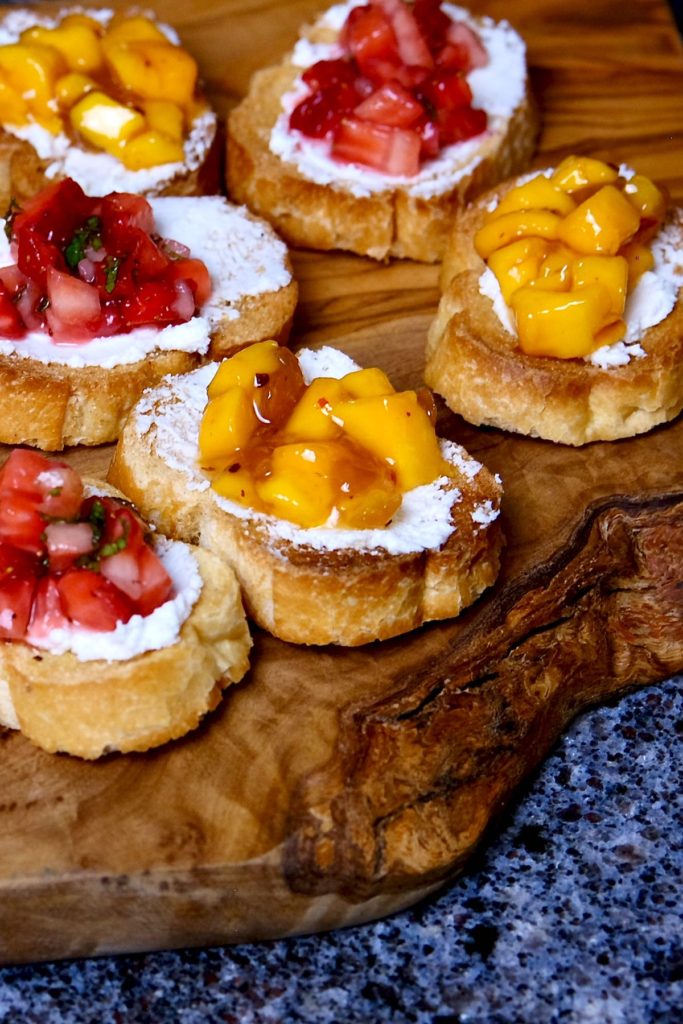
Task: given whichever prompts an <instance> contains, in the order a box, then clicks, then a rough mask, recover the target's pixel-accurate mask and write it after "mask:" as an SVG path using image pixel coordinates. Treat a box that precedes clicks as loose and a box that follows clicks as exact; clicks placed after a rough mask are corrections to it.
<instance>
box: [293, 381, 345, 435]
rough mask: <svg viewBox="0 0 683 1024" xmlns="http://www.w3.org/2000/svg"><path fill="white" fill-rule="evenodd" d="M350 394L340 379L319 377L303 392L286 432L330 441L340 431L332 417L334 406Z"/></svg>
mask: <svg viewBox="0 0 683 1024" xmlns="http://www.w3.org/2000/svg"><path fill="white" fill-rule="evenodd" d="M348 397H349V393H348V391H347V390H346V388H345V387H344V384H343V383H342V381H340V380H336V379H335V378H333V377H316V378H315V380H312V381H311V383H310V384H309V386H308V387H307V388H306V391H305V392H304V394H303V395H302V396H301V398H300V399H299V401H298V402H297V404H296V405H295V406H294V409H293V411H292V413H291V415H290V417H289V419H288V420H287V422H286V424H285V426H284V434H285V436H286V437H287V438H291V439H292V440H294V439H298V440H302V441H305V440H309V441H331V440H332V439H333V438H335V437H339V435H340V434H341V432H342V431H341V427H339V426H338V425H337V424H336V423H335V422H334V420H333V419H332V416H331V413H332V412H333V411H334V408H335V406H336V405H337V404H338V403H339V402H341V401H343V400H344V399H346V398H348Z"/></svg>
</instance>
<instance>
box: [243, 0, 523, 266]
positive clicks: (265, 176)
mask: <svg viewBox="0 0 683 1024" xmlns="http://www.w3.org/2000/svg"><path fill="white" fill-rule="evenodd" d="M347 6H348V7H349V8H350V6H351V5H350V4H349V5H347ZM338 9H340V8H334V10H335V11H337V10H338ZM327 18H328V16H327V15H323V16H322V17H321V18H320V19H319V20H318V21H317V22H316V23H315V24H314V25H313V26H309V27H308V28H306V29H304V30H303V32H302V40H303V41H304V46H303V54H304V55H306V54H310V53H311V49H310V46H309V45H308V44H309V43H310V44H313V46H314V47H317V49H315V50H314V51H313V52H314V54H315V57H310V58H309V62H312V61H313V60H314V59H316V60H317V59H319V54H320V49H319V48H320V45H321V44H330V43H334V41H335V40H336V38H337V37H338V32H337V31H335V30H334V29H333V28H331V27H330V24H329V22H328V20H327ZM337 20H338V19H337ZM468 21H469V22H470V24H471V25H472V26H473V27H474V28H475V29H478V30H479V31H482V30H484V31H499V32H501V31H502V32H505V33H511V35H510V36H508V37H507V38H508V39H510V38H512V37H514V40H516V42H517V45H518V46H519V47H520V48H521V51H522V53H523V44H522V43H521V40H520V39H519V37H518V36H516V34H515V33H513V32H512V30H511V29H510V27H509V26H507V25H504V26H497V27H496V26H494V23H493V22H492V21H491V19H488V18H486V19H471V18H468ZM298 52H299V51H297V50H295V51H293V52H292V53H290V54H288V55H287V56H286V57H285V59H284V60H283V62H282V64H281V65H279V66H277V67H272V68H268V69H266V70H263V71H259V72H257V73H256V74H255V75H254V77H253V79H252V82H251V85H250V88H249V93H248V95H247V97H246V98H245V99H244V100H243V101H242V103H240V105H239V106H238V107H237V108H236V109H235V110H233V111H232V112H231V114H230V116H229V119H228V164H227V181H228V190H229V193H230V195H231V196H232V197H233V198H234V199H236V200H237V201H239V202H244V203H246V204H247V206H249V207H250V208H251V209H252V210H254V211H255V212H257V213H259V214H261V215H262V216H264V217H266V218H267V219H268V220H269V221H270V222H271V223H272V224H274V225H275V227H277V229H278V231H279V232H280V233H281V234H282V236H283V237H284V238H285V239H286V240H287V241H288V242H290V243H291V244H293V245H302V246H309V247H311V248H314V249H348V250H351V251H352V252H356V253H360V254H362V255H367V256H371V257H373V258H375V259H384V258H385V257H388V256H398V257H409V258H411V259H415V260H421V261H424V262H435V261H436V260H439V259H441V257H442V255H443V251H444V247H445V244H446V239H447V237H448V231H449V228H450V225H451V222H452V219H453V215H454V213H455V212H456V211H457V210H459V209H461V208H462V207H464V206H465V204H466V203H467V202H469V201H470V199H472V198H473V197H474V196H476V195H477V194H478V193H480V192H482V191H483V190H484V189H486V188H489V187H490V186H491V185H493V184H495V183H496V182H497V181H500V180H501V179H503V178H506V177H508V176H509V175H511V174H515V173H517V172H518V171H521V170H523V169H524V167H526V165H527V164H528V161H529V159H530V158H531V155H532V153H533V150H534V147H535V143H536V136H537V134H538V118H537V113H536V109H535V106H534V103H533V101H532V98H531V94H530V91H529V86H528V80H527V79H526V72H525V71H522V70H520V76H521V77H522V79H523V80H522V81H521V82H520V98H519V101H518V102H517V105H516V107H515V108H514V110H513V111H512V112H511V113H510V114H506V115H505V116H499V117H497V116H492V118H491V124H490V129H489V130H488V131H487V132H486V133H485V134H484V135H482V136H481V137H480V138H479V139H477V140H468V141H467V142H465V143H463V144H461V145H458V146H454V147H451V148H450V150H449V151H448V157H447V158H446V162H445V169H444V170H443V172H441V174H440V177H439V181H438V182H436V183H432V184H427V185H425V183H424V181H425V178H426V177H428V176H429V174H430V173H433V172H430V171H429V164H427V165H425V168H424V169H423V172H421V175H420V177H419V178H418V179H415V181H414V182H412V183H411V182H410V181H406V179H398V178H393V179H391V178H381V177H380V176H379V175H377V174H374V173H373V172H370V178H372V179H374V181H375V184H372V185H368V180H369V179H368V172H367V169H366V170H361V169H359V168H358V167H353V166H351V170H350V172H349V173H347V169H348V167H349V165H344V164H338V171H337V170H336V169H335V167H334V166H332V175H333V176H332V177H331V178H330V176H329V168H328V167H327V165H326V166H325V171H324V173H323V174H322V176H321V175H320V174H318V173H317V172H316V171H314V170H313V169H312V168H307V167H302V166H300V165H299V164H297V163H295V162H292V161H290V160H286V159H284V158H281V157H280V156H278V155H276V153H275V152H274V151H273V150H272V148H271V145H270V143H271V136H272V134H273V129H274V128H275V127H276V122H278V119H279V118H280V117H281V115H283V97H286V96H287V94H289V93H291V91H292V89H293V87H294V86H295V83H296V82H297V79H298V78H299V75H300V74H301V71H302V70H303V69H302V66H301V61H302V59H304V58H302V57H299V56H298ZM304 63H305V59H304ZM522 63H523V62H522ZM506 73H508V74H509V68H507V67H506V68H505V69H503V66H502V65H501V71H500V80H501V81H504V80H505V75H506ZM507 84H508V87H509V88H510V89H513V88H515V83H513V82H510V81H508V83H507ZM475 100H476V91H475ZM481 105H483V106H484V108H486V104H485V103H483V104H481ZM487 112H489V113H490V110H488V111H487ZM444 152H446V151H444ZM432 164H433V165H436V164H438V165H439V167H441V166H442V164H444V154H443V153H442V154H441V155H440V156H439V158H438V160H437V161H432ZM359 172H360V175H361V179H362V180H361V184H360V185H358V184H357V183H356V182H355V180H354V179H356V178H358V174H359Z"/></svg>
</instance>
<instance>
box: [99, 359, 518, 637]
mask: <svg viewBox="0 0 683 1024" xmlns="http://www.w3.org/2000/svg"><path fill="white" fill-rule="evenodd" d="M110 479H111V480H112V482H114V483H115V484H116V486H119V487H121V488H122V489H123V490H124V491H125V492H126V494H128V495H129V496H131V497H133V498H134V499H135V500H136V501H138V502H139V503H140V504H141V506H142V508H143V509H145V510H146V512H147V513H148V514H149V515H150V517H151V518H152V519H153V520H154V521H155V522H156V523H157V525H159V526H160V527H162V525H163V527H164V528H166V527H167V528H168V529H169V530H170V531H171V532H172V534H173V535H174V536H177V537H179V538H180V537H194V538H195V539H199V541H200V543H201V544H202V545H204V546H206V547H208V548H209V549H210V550H214V551H216V552H219V551H220V552H221V554H222V555H223V557H226V558H227V559H228V560H229V561H230V563H231V565H232V566H233V568H234V569H235V572H236V573H237V576H238V578H239V580H240V583H241V586H242V593H243V597H244V601H245V606H246V608H247V614H249V615H251V617H252V618H253V619H254V621H255V622H256V623H257V624H258V625H260V626H262V627H263V628H264V629H267V630H268V631H269V632H271V633H273V634H274V635H275V636H277V637H280V638H281V639H283V640H288V641H290V642H293V643H302V644H328V643H334V644H342V645H345V646H355V645H357V644H363V643H368V642H370V641H372V640H383V639H386V638H388V637H391V636H396V635H398V634H400V633H405V632H407V631H409V630H411V629H415V628H416V627H418V626H420V625H422V624H423V623H424V622H428V621H431V620H435V619H445V618H451V617H453V616H455V615H458V614H459V612H460V611H461V610H462V609H463V608H466V607H467V606H468V605H469V604H471V603H472V602H473V601H474V600H475V599H476V598H477V597H478V596H479V595H480V594H481V592H482V591H483V590H484V589H485V588H486V587H488V586H490V585H491V584H492V583H493V581H494V580H495V578H496V575H497V572H498V567H499V557H500V549H501V544H502V536H501V531H500V526H499V518H498V516H499V508H500V497H501V487H500V482H499V480H498V479H497V478H494V477H493V476H491V474H489V473H488V472H487V470H486V469H485V468H484V467H483V466H481V465H480V464H479V463H478V462H476V461H475V460H474V459H473V458H471V457H470V456H469V455H468V454H467V452H466V451H465V450H464V449H463V448H461V447H459V446H458V445H456V444H454V443H452V442H451V441H447V440H445V439H439V438H437V436H436V434H435V432H434V415H433V404H432V399H431V396H430V395H429V394H428V393H427V392H425V391H417V392H416V391H395V390H394V388H393V386H392V385H391V383H390V382H389V380H388V378H387V377H386V375H385V374H384V373H383V372H382V370H380V369H379V368H377V367H373V368H369V369H361V368H360V367H359V366H358V365H357V364H356V363H354V362H353V361H352V360H351V359H350V358H349V357H348V356H346V355H345V354H344V353H342V352H339V351H337V350H335V349H331V348H322V349H319V350H317V351H314V350H306V349H304V350H303V351H301V352H299V353H298V354H297V355H296V356H294V355H292V354H291V353H290V352H289V351H286V350H284V349H282V348H281V347H278V346H277V345H275V344H274V343H272V342H263V343H261V344H257V345H254V346H251V347H250V348H248V349H244V350H243V351H242V352H239V353H237V354H236V355H234V356H232V357H231V358H230V359H228V360H226V361H224V362H223V363H221V364H220V365H218V364H215V363H213V364H207V365H206V366H204V367H202V368H201V369H199V370H196V371H194V372H193V373H190V374H186V375H185V376H182V377H170V378H166V380H165V381H163V382H162V383H161V384H160V385H159V386H158V387H156V388H154V389H151V390H149V391H147V392H145V394H144V396H143V397H142V399H141V400H140V402H139V403H138V404H137V406H136V407H135V409H134V410H133V412H132V414H131V416H130V417H129V419H128V422H127V423H126V425H125V427H124V430H123V434H122V436H121V438H120V440H119V445H118V447H117V450H116V453H115V456H114V460H113V462H112V467H111V470H110Z"/></svg>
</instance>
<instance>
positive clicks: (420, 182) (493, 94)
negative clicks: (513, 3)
mask: <svg viewBox="0 0 683 1024" xmlns="http://www.w3.org/2000/svg"><path fill="white" fill-rule="evenodd" d="M366 2H367V0H349V2H348V3H345V4H337V5H335V6H334V7H331V8H330V9H329V10H328V11H327V13H326V14H325V15H324V16H323V17H322V18H321V20H320V22H318V25H317V26H316V27H317V28H318V29H320V28H322V29H323V31H324V30H328V32H331V31H334V32H339V30H340V29H341V27H342V25H343V24H344V22H345V20H346V17H347V15H348V13H349V11H350V10H351V9H352V8H353V7H357V6H359V5H362V4H365V3H366ZM443 10H444V11H445V13H446V14H448V16H449V17H450V18H451V19H452V20H453V21H464V22H466V23H467V24H468V25H469V26H470V27H471V28H473V29H474V31H475V32H477V34H478V35H479V37H480V38H481V40H482V42H483V44H484V46H485V47H486V51H487V53H488V55H489V62H488V64H487V65H486V66H485V67H483V68H476V69H475V70H474V71H471V72H470V74H469V75H467V81H468V83H469V85H470V88H471V89H472V96H473V99H472V105H473V106H474V107H479V108H481V109H483V110H485V111H486V113H487V114H488V128H487V130H486V132H484V133H483V134H482V135H478V136H476V137H475V138H473V139H467V140H466V141H465V142H459V143H456V144H455V145H452V146H448V147H446V148H445V149H443V150H442V151H441V153H440V154H439V155H438V156H437V157H435V158H434V159H433V160H428V161H426V162H425V164H424V166H423V167H422V169H421V170H420V172H419V174H417V175H415V176H414V177H410V178H406V177H396V176H389V175H386V174H380V173H379V172H377V171H373V170H370V169H368V168H365V167H360V166H358V165H357V164H347V163H342V162H340V161H338V160H334V159H333V158H332V157H331V156H330V145H329V142H327V141H326V140H324V139H322V140H318V139H309V138H307V137H306V136H304V135H302V134H301V132H297V131H291V130H290V128H289V115H290V114H291V112H292V110H293V109H294V107H295V106H296V105H297V103H299V101H300V100H302V99H303V98H304V97H305V96H306V95H308V93H309V89H308V87H307V86H306V84H305V83H304V82H303V81H302V80H301V78H299V79H297V82H296V83H295V85H294V88H293V89H292V90H291V91H290V92H288V93H286V94H285V95H284V96H283V97H282V108H283V113H282V114H281V115H280V117H279V118H278V120H277V122H276V124H275V126H274V128H273V130H272V132H271V136H270V143H269V145H270V149H271V151H272V152H273V153H274V154H275V155H276V156H278V157H280V158H281V159H282V160H285V161H287V162H288V163H292V164H295V165H296V167H297V170H298V171H299V173H300V174H302V175H304V177H306V178H308V179H309V180H310V181H314V182H316V183H317V184H320V185H330V186H331V187H333V188H339V189H344V190H345V191H347V192H350V193H351V194H352V195H355V196H368V195H372V194H373V193H377V192H385V191H386V190H387V189H394V188H401V189H403V190H404V191H406V192H407V193H409V194H410V195H412V196H415V197H419V198H422V199H430V198H432V197H433V196H437V195H440V194H442V193H443V192H447V191H449V190H450V189H451V188H453V186H454V185H455V184H457V182H458V181H460V180H461V179H462V178H464V177H465V176H467V175H470V174H471V173H472V172H473V170H474V169H475V167H477V166H478V164H479V163H481V161H482V160H483V159H484V158H485V157H486V156H488V155H489V154H490V153H491V152H493V151H495V150H496V149H497V148H498V146H499V144H500V141H501V138H502V137H503V136H504V135H505V132H506V130H507V126H508V122H509V120H510V118H511V116H512V114H513V112H514V111H515V109H516V108H517V107H518V106H519V105H520V104H521V102H522V100H523V99H524V95H525V90H526V47H525V45H524V41H523V40H522V39H521V37H520V36H519V35H518V34H517V33H516V32H515V31H514V29H513V28H512V27H511V26H510V25H509V24H508V23H507V22H506V21H501V22H495V21H493V19H491V18H479V19H474V18H473V17H472V16H471V15H470V13H469V12H468V11H466V10H465V9H464V8H462V7H457V6H455V5H454V4H447V3H445V4H444V5H443ZM341 55H342V50H341V47H340V46H339V44H338V43H337V42H329V43H324V42H312V41H311V40H309V39H307V38H303V39H301V40H299V42H298V43H297V45H296V47H295V48H294V51H293V55H292V63H293V64H294V65H295V66H297V67H301V68H304V69H305V68H306V67H310V66H311V65H312V64H314V63H315V62H316V61H318V60H334V59H336V58H338V57H340V56H341Z"/></svg>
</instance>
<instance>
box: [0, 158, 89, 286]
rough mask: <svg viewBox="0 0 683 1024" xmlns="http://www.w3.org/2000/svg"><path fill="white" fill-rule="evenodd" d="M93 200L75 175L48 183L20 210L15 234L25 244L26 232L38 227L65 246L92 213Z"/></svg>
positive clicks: (58, 244) (45, 237) (13, 231)
mask: <svg viewBox="0 0 683 1024" xmlns="http://www.w3.org/2000/svg"><path fill="white" fill-rule="evenodd" d="M93 203H94V200H92V199H90V198H88V196H86V194H85V193H84V191H83V189H82V188H81V186H80V185H78V184H77V183H76V182H75V181H73V179H72V178H65V179H64V180H63V181H58V182H57V183H56V184H54V185H48V186H47V188H44V189H42V191H40V192H39V193H38V194H37V195H35V196H33V197H32V198H31V199H29V200H28V202H26V203H25V204H24V206H23V209H22V210H21V211H20V212H19V213H17V215H16V216H15V218H14V221H13V223H12V237H13V238H14V240H15V241H16V242H17V244H18V246H19V248H21V245H22V239H23V234H24V232H25V231H36V232H37V233H38V234H39V235H40V236H41V237H42V238H43V239H44V240H45V241H47V242H51V243H53V244H54V245H55V246H57V247H59V246H64V245H66V244H67V243H68V242H69V241H70V239H71V237H72V236H73V233H74V231H75V230H76V228H77V227H78V226H79V225H80V224H81V223H83V221H85V220H86V218H87V217H89V216H90V214H91V212H92V207H93ZM20 266H21V264H20Z"/></svg>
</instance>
